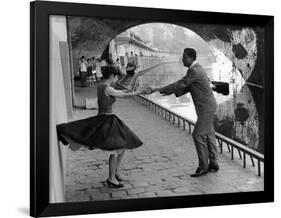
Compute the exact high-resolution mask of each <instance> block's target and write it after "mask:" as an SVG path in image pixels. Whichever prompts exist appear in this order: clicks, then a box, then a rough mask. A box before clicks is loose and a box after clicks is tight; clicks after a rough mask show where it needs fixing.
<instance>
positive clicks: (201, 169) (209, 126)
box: [151, 48, 219, 177]
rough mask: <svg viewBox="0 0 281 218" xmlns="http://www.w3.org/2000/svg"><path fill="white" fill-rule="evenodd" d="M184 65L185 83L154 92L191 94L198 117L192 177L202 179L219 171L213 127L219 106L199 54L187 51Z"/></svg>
mask: <svg viewBox="0 0 281 218" xmlns="http://www.w3.org/2000/svg"><path fill="white" fill-rule="evenodd" d="M182 62H183V65H184V66H185V67H188V70H187V73H186V75H185V76H184V77H183V78H182V79H180V80H178V81H177V82H175V83H172V84H170V85H167V86H165V87H162V88H151V92H156V91H159V92H160V93H161V94H163V95H171V94H175V95H176V97H179V96H181V95H184V94H186V93H187V92H190V93H191V96H192V99H193V102H194V106H195V110H196V114H197V122H196V124H195V128H194V131H193V133H192V136H193V140H194V143H195V147H196V151H197V154H198V159H199V166H198V168H197V170H196V171H195V173H194V174H191V175H190V176H191V177H199V176H202V175H204V174H207V173H208V172H209V171H218V170H219V165H218V162H217V148H216V137H215V130H214V125H213V121H214V115H215V111H216V108H217V104H216V100H215V97H214V94H213V91H212V88H211V84H210V81H209V78H208V76H207V74H206V72H205V70H204V69H203V67H202V66H201V65H200V64H199V63H197V62H196V51H195V50H194V49H193V48H186V49H184V52H183V57H182Z"/></svg>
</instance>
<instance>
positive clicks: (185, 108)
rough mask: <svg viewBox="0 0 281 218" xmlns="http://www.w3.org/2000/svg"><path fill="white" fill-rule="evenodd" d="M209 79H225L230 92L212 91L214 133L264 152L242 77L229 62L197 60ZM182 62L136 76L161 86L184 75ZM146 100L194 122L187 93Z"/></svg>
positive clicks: (140, 82)
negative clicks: (215, 104)
mask: <svg viewBox="0 0 281 218" xmlns="http://www.w3.org/2000/svg"><path fill="white" fill-rule="evenodd" d="M198 62H199V63H201V65H203V67H204V68H205V70H206V72H207V74H208V76H209V77H210V79H211V80H215V81H225V82H229V84H230V94H229V95H227V96H224V95H222V94H218V93H216V92H214V95H215V98H216V101H217V104H218V108H217V112H216V117H215V122H214V125H215V129H216V131H217V132H219V133H221V134H223V135H225V136H227V137H229V138H231V139H234V140H236V141H238V142H240V143H242V144H244V145H246V146H248V147H250V148H252V149H254V150H257V151H259V152H261V153H262V152H263V148H262V147H261V146H260V145H259V117H258V112H257V109H256V103H255V101H254V99H253V96H252V94H251V91H250V90H249V88H248V86H247V85H246V84H245V81H244V79H243V78H242V76H241V75H240V73H239V72H238V71H237V70H234V69H233V68H232V65H229V64H225V63H224V64H223V66H222V65H218V64H217V63H210V62H208V60H206V59H202V58H201V60H200V58H199V60H198ZM186 71H187V68H185V67H183V65H182V63H181V62H180V61H179V63H172V64H163V65H161V66H159V67H157V68H154V69H153V70H151V71H150V72H147V73H145V74H143V75H142V76H140V77H139V78H138V79H137V84H138V85H141V86H151V87H163V86H165V85H168V84H170V83H172V82H175V81H177V80H178V79H180V78H182V77H183V76H184V75H185V74H186ZM147 97H148V98H149V99H151V100H153V101H155V102H157V103H159V104H161V105H163V106H165V107H167V108H168V109H169V110H171V111H173V112H177V113H179V114H181V115H182V116H183V117H186V118H188V119H191V120H193V121H196V119H197V116H196V112H195V108H194V105H193V102H192V98H191V96H190V94H189V93H188V94H186V95H183V96H181V97H179V98H176V97H175V95H170V96H161V95H160V94H159V93H158V92H156V93H153V94H151V95H148V96H147Z"/></svg>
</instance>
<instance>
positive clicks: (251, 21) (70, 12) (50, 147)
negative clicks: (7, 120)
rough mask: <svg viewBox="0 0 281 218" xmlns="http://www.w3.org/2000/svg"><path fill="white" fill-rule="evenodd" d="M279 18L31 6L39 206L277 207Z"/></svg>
mask: <svg viewBox="0 0 281 218" xmlns="http://www.w3.org/2000/svg"><path fill="white" fill-rule="evenodd" d="M273 22H274V18H273V16H268V15H247V14H228V13H214V12H200V11H186V10H170V9H155V8H154V9H151V8H138V7H123V6H108V5H92V4H80V3H79V4H78V3H77V4H76V3H58V2H47V1H35V2H31V4H30V52H31V58H30V66H31V72H30V75H31V77H30V78H31V82H30V84H31V87H30V90H31V92H30V95H31V98H30V99H31V105H30V113H31V116H30V117H31V121H30V125H31V131H30V132H31V135H30V142H31V144H30V154H31V155H30V157H31V159H30V172H31V175H30V178H31V179H30V181H31V182H30V208H31V209H30V215H31V216H34V217H40V216H62V215H76V214H93V213H109V212H122V211H140V210H155V209H169V208H185V207H200V206H217V205H230V204H246V203H260V202H272V201H273V200H274V174H273V172H274V165H273V163H274V153H273V150H274V149H273V145H274V144H273V138H274V137H273V132H274V131H273V75H274V57H273V54H274V47H273Z"/></svg>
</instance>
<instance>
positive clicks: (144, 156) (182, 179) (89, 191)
mask: <svg viewBox="0 0 281 218" xmlns="http://www.w3.org/2000/svg"><path fill="white" fill-rule="evenodd" d="M114 110H115V112H116V114H117V115H118V116H119V118H120V119H122V120H123V121H124V122H125V123H126V124H127V125H128V126H129V127H130V128H131V129H132V130H133V131H134V132H135V133H136V134H137V135H138V136H139V137H140V138H141V139H142V141H143V142H144V145H143V146H141V147H139V148H137V149H134V150H130V151H126V152H125V155H124V158H123V162H122V166H121V169H122V171H121V173H122V175H123V177H124V178H125V181H124V182H123V183H124V185H125V186H124V187H123V188H119V189H117V188H109V187H107V185H106V184H105V180H106V178H107V175H108V153H106V152H103V151H101V150H87V149H85V148H82V149H80V150H78V151H72V150H70V149H68V161H67V175H66V201H67V202H76V201H96V200H107V199H129V198H145V197H149V198H150V197H159V196H177V195H198V194H211V193H230V192H244V191H261V190H263V176H262V177H258V176H257V169H256V168H253V167H251V166H250V165H249V166H248V167H247V168H243V166H242V164H241V161H239V160H238V159H235V160H231V159H230V157H229V155H228V154H226V153H225V154H221V155H219V164H220V168H221V169H220V171H219V172H217V173H209V174H207V175H204V176H202V177H199V178H192V177H190V176H189V175H190V174H191V173H193V172H194V171H195V169H196V167H197V154H196V151H195V146H194V144H193V141H192V137H191V135H189V134H188V133H187V132H185V131H183V130H181V129H179V128H177V126H174V125H172V124H170V123H169V122H167V121H166V120H164V119H163V118H161V117H159V116H157V115H156V114H154V113H153V112H152V111H150V110H149V109H148V108H146V107H144V106H143V105H141V104H139V103H138V102H136V101H134V100H133V99H118V100H117V102H116V104H115V108H114ZM95 114H96V110H76V111H75V112H74V118H75V119H80V118H85V117H89V116H91V115H95Z"/></svg>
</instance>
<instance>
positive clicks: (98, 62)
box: [96, 58, 102, 82]
mask: <svg viewBox="0 0 281 218" xmlns="http://www.w3.org/2000/svg"><path fill="white" fill-rule="evenodd" d="M96 75H97V81H98V82H99V81H100V80H101V78H102V73H101V63H100V59H99V58H97V61H96Z"/></svg>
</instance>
